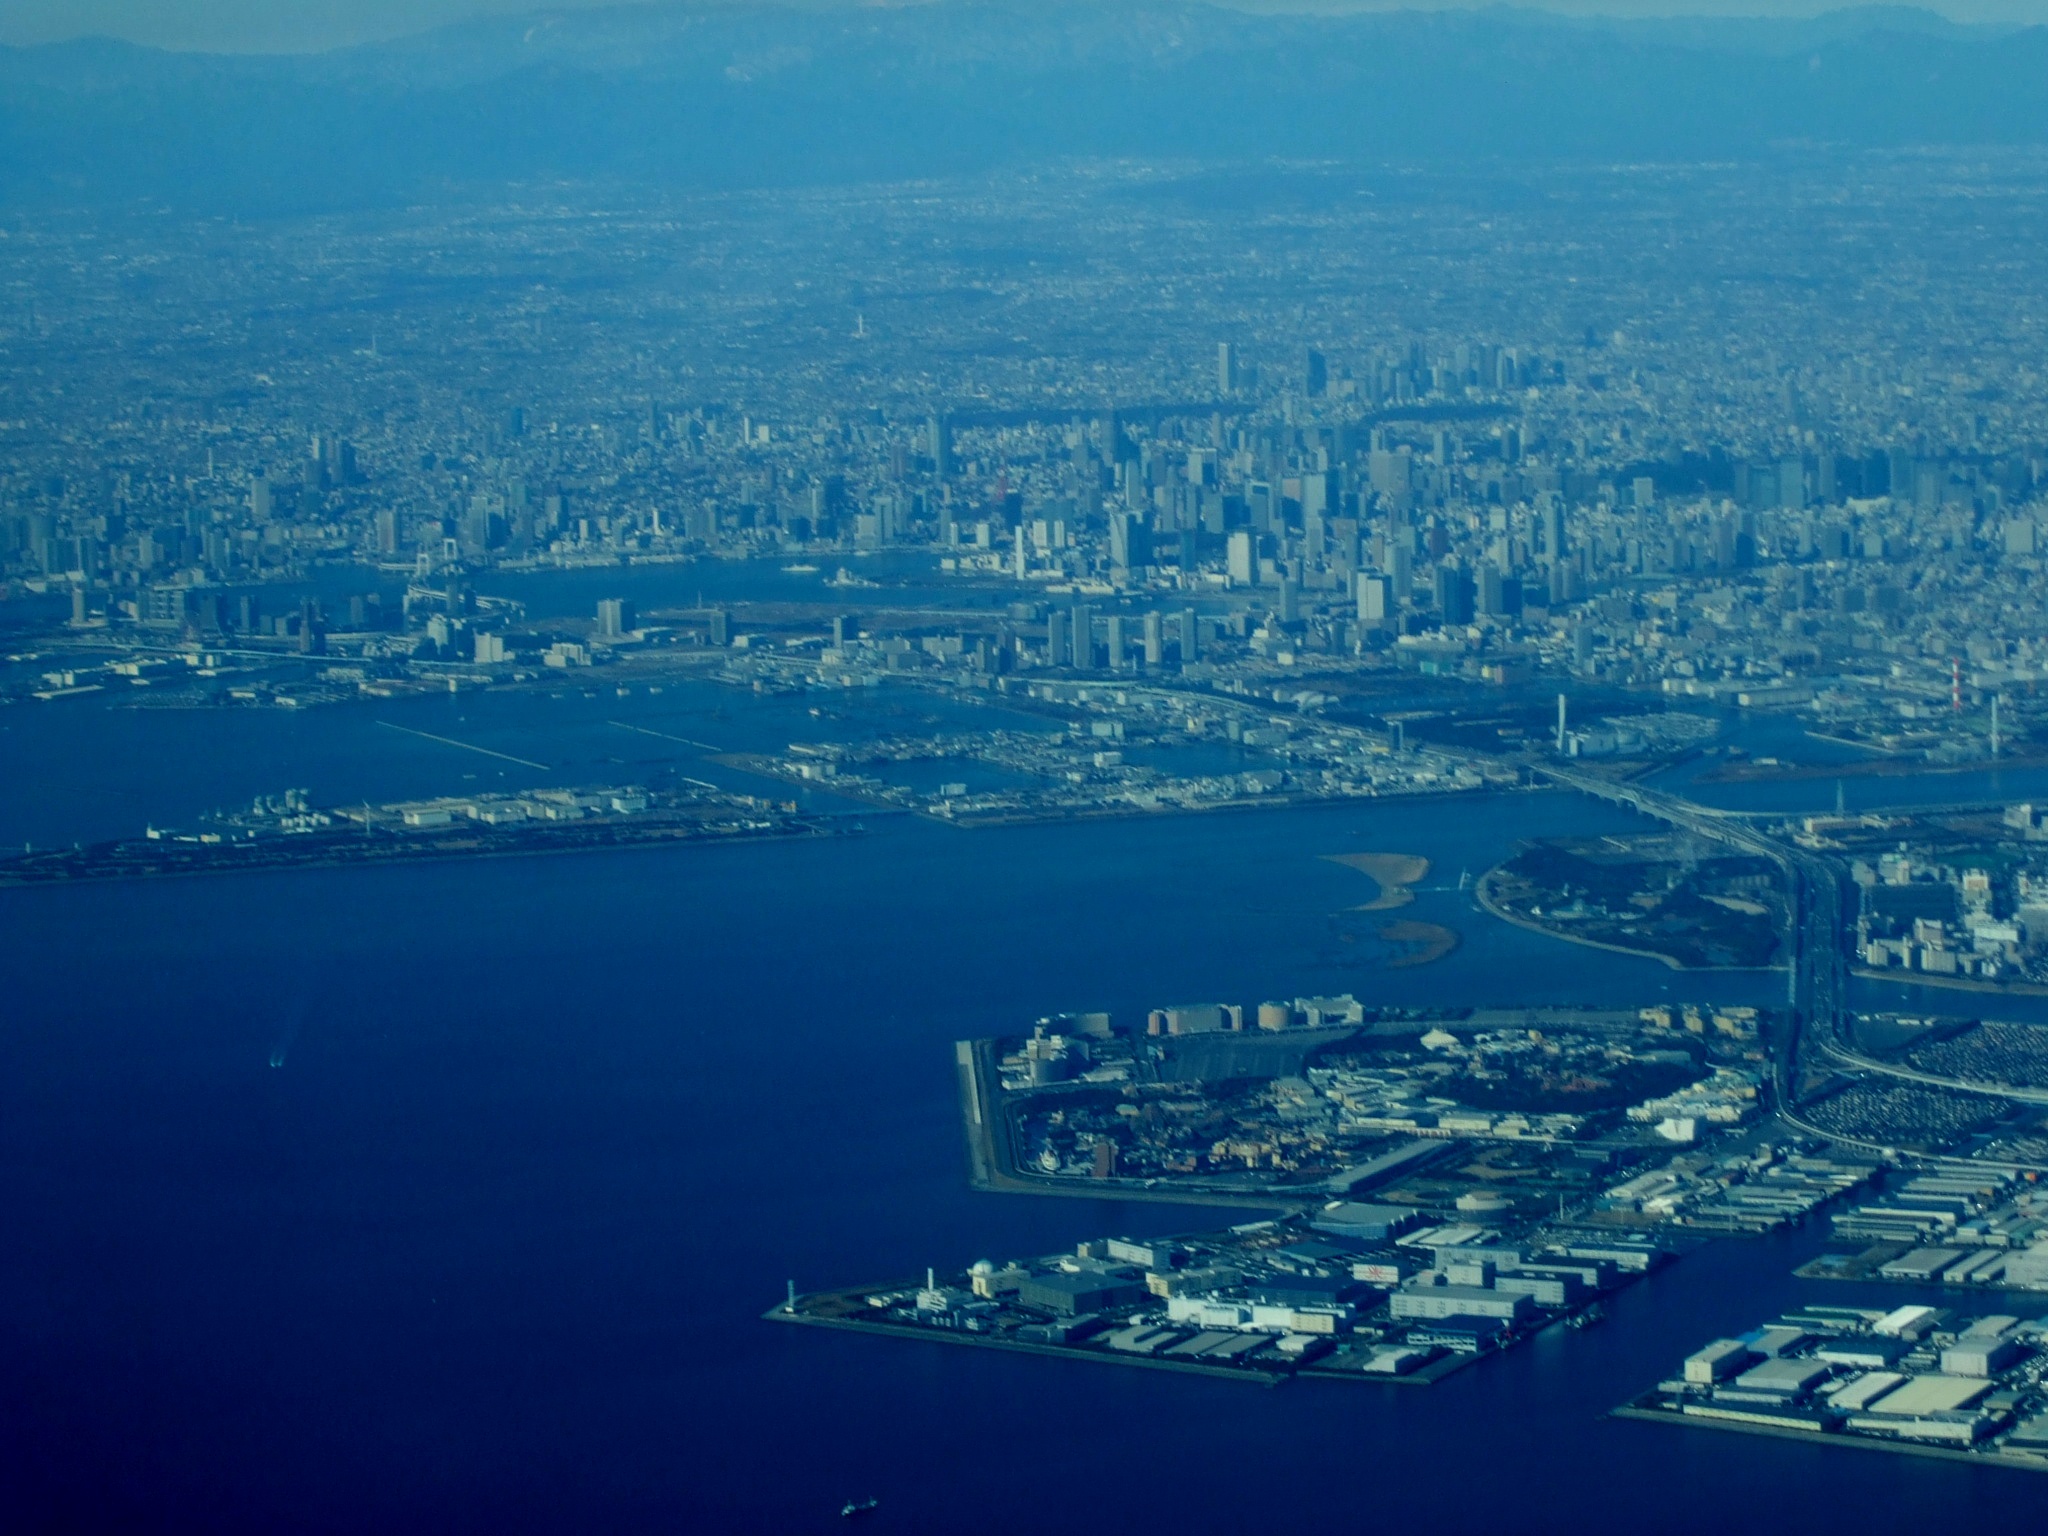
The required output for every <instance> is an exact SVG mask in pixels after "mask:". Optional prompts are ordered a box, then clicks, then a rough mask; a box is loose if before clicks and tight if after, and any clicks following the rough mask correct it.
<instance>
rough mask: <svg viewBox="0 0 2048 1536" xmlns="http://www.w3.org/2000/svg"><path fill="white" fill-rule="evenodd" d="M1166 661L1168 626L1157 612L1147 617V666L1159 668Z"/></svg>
mask: <svg viewBox="0 0 2048 1536" xmlns="http://www.w3.org/2000/svg"><path fill="white" fill-rule="evenodd" d="M1165 661H1166V624H1165V621H1164V620H1162V619H1161V617H1160V616H1159V614H1158V613H1157V612H1153V613H1148V614H1146V615H1145V665H1146V666H1147V667H1158V666H1161V665H1162V664H1164V662H1165Z"/></svg>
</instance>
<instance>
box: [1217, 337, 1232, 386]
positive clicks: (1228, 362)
mask: <svg viewBox="0 0 2048 1536" xmlns="http://www.w3.org/2000/svg"><path fill="white" fill-rule="evenodd" d="M1216 393H1217V394H1219V395H1234V394H1236V393H1237V348H1235V347H1233V346H1232V345H1231V344H1230V343H1229V342H1227V341H1225V342H1220V343H1218V344H1217V347H1216Z"/></svg>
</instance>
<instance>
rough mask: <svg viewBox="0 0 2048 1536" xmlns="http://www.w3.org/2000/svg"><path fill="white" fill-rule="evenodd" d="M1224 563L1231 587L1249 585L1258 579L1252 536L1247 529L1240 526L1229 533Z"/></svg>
mask: <svg viewBox="0 0 2048 1536" xmlns="http://www.w3.org/2000/svg"><path fill="white" fill-rule="evenodd" d="M1225 563H1226V567H1227V569H1228V571H1229V574H1230V584H1231V585H1232V586H1233V587H1249V586H1251V585H1252V584H1253V583H1254V582H1255V581H1257V580H1258V575H1259V573H1258V567H1257V563H1256V561H1255V560H1254V559H1253V555H1252V536H1251V532H1250V530H1249V529H1244V528H1240V529H1238V530H1237V531H1236V532H1235V533H1233V534H1231V536H1230V543H1229V546H1228V549H1227V556H1226V561H1225Z"/></svg>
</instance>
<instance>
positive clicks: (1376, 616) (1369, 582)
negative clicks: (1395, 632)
mask: <svg viewBox="0 0 2048 1536" xmlns="http://www.w3.org/2000/svg"><path fill="white" fill-rule="evenodd" d="M1358 622H1359V623H1360V624H1362V625H1364V626H1365V628H1367V629H1369V630H1389V629H1392V628H1393V627H1394V579H1393V577H1391V576H1385V575H1382V574H1380V573H1379V572H1378V571H1360V572H1359V573H1358Z"/></svg>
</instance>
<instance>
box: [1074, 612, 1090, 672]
mask: <svg viewBox="0 0 2048 1536" xmlns="http://www.w3.org/2000/svg"><path fill="white" fill-rule="evenodd" d="M1070 643H1071V644H1072V646H1073V656H1074V670H1075V671H1076V672H1088V671H1092V670H1093V669H1094V666H1095V610H1094V609H1092V608H1090V607H1089V606H1088V605H1087V604H1086V603H1076V604H1074V634H1073V638H1072V640H1071V642H1070Z"/></svg>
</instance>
